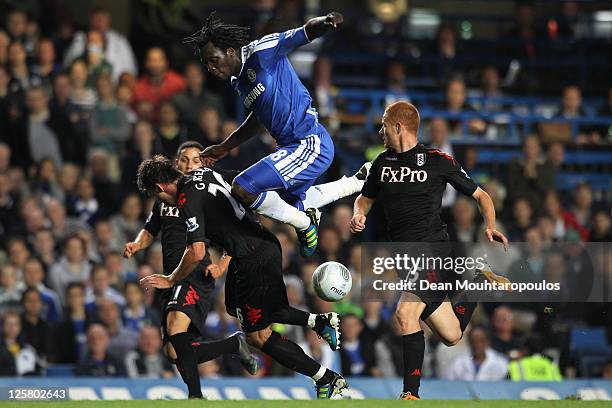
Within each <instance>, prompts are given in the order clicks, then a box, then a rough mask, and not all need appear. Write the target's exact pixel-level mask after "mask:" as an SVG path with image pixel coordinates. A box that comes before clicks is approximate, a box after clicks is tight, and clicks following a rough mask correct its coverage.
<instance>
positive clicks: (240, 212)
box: [177, 167, 278, 260]
mask: <svg viewBox="0 0 612 408" xmlns="http://www.w3.org/2000/svg"><path fill="white" fill-rule="evenodd" d="M231 179H232V177H231V176H230V175H229V174H228V173H224V172H222V171H221V170H220V169H218V168H216V169H214V170H213V169H211V168H209V167H203V168H200V169H196V170H193V171H191V172H189V173H187V174H186V175H184V176H183V177H182V178H181V179H180V180H179V183H178V198H177V207H178V208H179V211H180V213H181V217H182V218H183V221H184V222H185V225H186V228H187V244H192V243H193V242H205V243H206V244H207V245H208V244H209V243H210V242H213V243H215V244H216V245H219V246H221V247H222V248H223V249H224V250H225V251H226V252H227V253H228V254H229V255H230V256H232V257H234V258H236V259H237V260H240V259H241V258H243V257H246V256H251V255H253V256H256V249H257V248H258V247H259V246H260V245H262V244H263V243H265V242H268V243H274V244H275V245H278V241H277V239H276V237H275V236H274V234H272V232H270V231H269V230H267V229H266V228H264V227H263V226H262V225H261V224H260V223H259V222H258V221H257V219H256V218H255V216H254V214H253V213H252V211H251V210H250V209H248V208H245V207H244V206H243V205H242V204H241V203H240V202H239V201H238V200H237V199H236V198H234V197H233V196H232V194H231V185H230V183H231Z"/></svg>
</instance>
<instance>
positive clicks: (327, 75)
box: [311, 55, 338, 128]
mask: <svg viewBox="0 0 612 408" xmlns="http://www.w3.org/2000/svg"><path fill="white" fill-rule="evenodd" d="M332 69H333V63H332V61H331V60H330V59H329V58H327V57H324V56H321V55H319V57H318V58H317V59H316V60H315V62H314V63H313V65H312V82H313V88H314V92H311V95H313V98H314V102H315V106H316V107H317V111H318V112H319V116H320V117H321V118H322V120H325V121H327V122H329V119H330V118H331V117H332V116H333V115H335V114H336V107H335V105H334V103H335V102H334V97H335V96H336V95H337V93H338V89H336V87H334V85H333V83H332ZM331 125H332V126H331V127H332V128H334V125H333V124H331Z"/></svg>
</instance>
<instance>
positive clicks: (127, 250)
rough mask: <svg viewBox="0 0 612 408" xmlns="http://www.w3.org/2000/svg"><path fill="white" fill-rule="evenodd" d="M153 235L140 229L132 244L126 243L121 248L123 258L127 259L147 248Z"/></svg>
mask: <svg viewBox="0 0 612 408" xmlns="http://www.w3.org/2000/svg"><path fill="white" fill-rule="evenodd" d="M153 238H154V237H153V235H151V233H150V232H149V231H147V230H146V229H144V228H143V229H141V230H140V232H139V233H138V236H137V237H136V239H135V240H134V241H133V242H126V244H125V246H124V247H123V256H124V257H125V258H129V257H131V256H132V255H134V254H135V253H136V252H138V251H140V250H143V249H145V248H148V246H149V245H151V243H152V242H153Z"/></svg>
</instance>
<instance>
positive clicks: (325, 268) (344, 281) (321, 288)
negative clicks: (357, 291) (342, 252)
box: [312, 261, 353, 302]
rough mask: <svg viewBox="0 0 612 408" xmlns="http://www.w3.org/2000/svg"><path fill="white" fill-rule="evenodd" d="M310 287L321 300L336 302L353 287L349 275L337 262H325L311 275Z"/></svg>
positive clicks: (344, 267)
mask: <svg viewBox="0 0 612 408" xmlns="http://www.w3.org/2000/svg"><path fill="white" fill-rule="evenodd" d="M312 286H313V288H314V291H315V293H316V294H317V296H319V297H320V298H321V299H323V300H326V301H328V302H337V301H339V300H340V299H342V298H343V297H345V296H346V295H347V294H348V293H349V291H350V290H351V287H352V286H353V278H352V277H351V273H350V272H349V270H348V269H347V268H346V266H344V265H342V264H341V263H339V262H333V261H330V262H325V263H323V264H321V265H319V266H318V267H317V269H315V271H314V273H313V274H312Z"/></svg>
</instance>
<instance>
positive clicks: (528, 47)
mask: <svg viewBox="0 0 612 408" xmlns="http://www.w3.org/2000/svg"><path fill="white" fill-rule="evenodd" d="M514 15H515V26H514V27H513V28H512V29H510V31H509V32H508V33H507V34H506V36H507V38H509V39H511V40H512V43H510V45H509V49H508V50H507V53H508V55H510V56H512V57H513V58H519V59H521V58H528V59H533V58H535V57H536V56H537V48H536V38H537V37H538V34H539V33H538V32H537V30H536V24H535V9H534V7H533V2H531V1H517V2H516V7H515V14H514Z"/></svg>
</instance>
